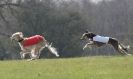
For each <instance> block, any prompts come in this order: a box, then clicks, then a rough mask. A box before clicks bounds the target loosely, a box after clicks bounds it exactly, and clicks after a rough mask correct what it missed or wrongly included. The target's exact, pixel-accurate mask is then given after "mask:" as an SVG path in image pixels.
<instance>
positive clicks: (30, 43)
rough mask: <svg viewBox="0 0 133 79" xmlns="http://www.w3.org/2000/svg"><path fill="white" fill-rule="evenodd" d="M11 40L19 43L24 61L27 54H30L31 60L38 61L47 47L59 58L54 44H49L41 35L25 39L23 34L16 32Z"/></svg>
mask: <svg viewBox="0 0 133 79" xmlns="http://www.w3.org/2000/svg"><path fill="white" fill-rule="evenodd" d="M10 38H11V40H15V41H17V42H18V44H19V46H20V48H21V52H20V55H21V58H22V59H24V58H25V55H26V54H30V58H31V59H29V60H34V59H38V58H39V56H40V53H41V51H42V49H44V48H45V47H47V48H48V49H49V51H50V52H51V53H53V54H54V55H55V56H57V57H59V54H58V52H57V50H56V49H55V48H54V47H52V44H49V43H48V42H47V41H46V40H45V38H44V37H43V36H41V35H34V36H31V37H28V38H24V37H23V33H22V32H16V33H14V34H13V35H12V36H11V37H10Z"/></svg>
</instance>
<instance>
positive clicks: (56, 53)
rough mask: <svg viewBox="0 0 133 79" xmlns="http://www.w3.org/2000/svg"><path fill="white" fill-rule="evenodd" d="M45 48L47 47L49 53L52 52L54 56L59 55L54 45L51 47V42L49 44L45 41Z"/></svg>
mask: <svg viewBox="0 0 133 79" xmlns="http://www.w3.org/2000/svg"><path fill="white" fill-rule="evenodd" d="M47 48H48V49H49V51H50V52H51V53H53V54H54V55H55V56H56V57H59V54H58V51H57V49H56V48H55V47H52V43H51V44H49V43H47Z"/></svg>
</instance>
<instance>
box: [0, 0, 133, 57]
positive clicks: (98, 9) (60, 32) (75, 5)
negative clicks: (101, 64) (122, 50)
mask: <svg viewBox="0 0 133 79" xmlns="http://www.w3.org/2000/svg"><path fill="white" fill-rule="evenodd" d="M132 4H133V0H103V1H100V2H98V3H93V2H91V1H90V0H67V1H66V0H0V59H18V58H20V55H19V51H20V48H19V46H18V44H17V43H16V42H15V43H11V41H10V38H9V36H10V35H11V34H13V33H14V32H17V31H22V32H23V33H24V35H25V37H28V36H32V35H34V34H41V35H44V36H45V38H46V39H47V40H48V41H49V42H53V43H54V46H55V47H57V49H58V51H59V53H60V55H61V57H74V56H88V55H116V54H117V53H116V51H114V49H113V48H112V47H111V46H104V47H101V48H93V49H92V50H90V49H86V50H85V51H83V50H82V47H83V45H84V44H85V43H86V42H84V41H81V40H80V39H79V38H80V36H81V35H82V33H83V32H84V31H85V30H86V29H88V30H89V31H92V32H95V33H97V34H100V35H104V36H110V37H115V38H117V39H119V40H120V42H122V43H124V44H125V45H127V44H129V45H130V46H131V47H132V46H133V44H132V42H133V37H132V36H133V31H132V28H133V26H132V25H133V22H132V21H133V5H132ZM130 53H132V49H131V50H130ZM41 57H42V58H43V57H49V58H50V57H53V55H52V54H50V53H49V51H48V50H47V49H45V50H44V51H43V52H42V55H41Z"/></svg>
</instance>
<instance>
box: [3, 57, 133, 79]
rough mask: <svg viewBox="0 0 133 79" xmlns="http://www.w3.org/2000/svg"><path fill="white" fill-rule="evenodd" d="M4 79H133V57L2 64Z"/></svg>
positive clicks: (19, 61)
mask: <svg viewBox="0 0 133 79" xmlns="http://www.w3.org/2000/svg"><path fill="white" fill-rule="evenodd" d="M0 79H133V56H123V57H122V56H121V57H117V56H114V57H113V56H112V57H108V56H98V57H81V58H64V59H61V58H60V59H39V60H35V61H30V62H28V61H26V60H11V61H0Z"/></svg>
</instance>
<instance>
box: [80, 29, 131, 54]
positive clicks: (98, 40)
mask: <svg viewBox="0 0 133 79" xmlns="http://www.w3.org/2000/svg"><path fill="white" fill-rule="evenodd" d="M86 38H88V40H89V41H90V42H89V43H87V44H86V45H85V46H84V47H83V50H84V49H85V48H87V47H89V46H90V45H95V46H97V47H100V46H103V45H105V44H110V45H112V46H113V47H114V49H115V50H116V51H118V52H119V53H121V54H124V55H125V54H126V55H130V54H128V53H127V52H128V48H130V46H124V45H123V44H121V43H120V42H119V41H118V40H117V39H116V38H112V37H104V36H100V35H96V34H94V33H92V32H89V31H86V32H85V33H83V35H82V37H81V39H82V40H83V39H86Z"/></svg>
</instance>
